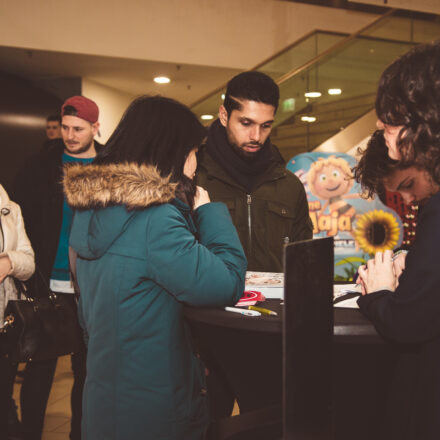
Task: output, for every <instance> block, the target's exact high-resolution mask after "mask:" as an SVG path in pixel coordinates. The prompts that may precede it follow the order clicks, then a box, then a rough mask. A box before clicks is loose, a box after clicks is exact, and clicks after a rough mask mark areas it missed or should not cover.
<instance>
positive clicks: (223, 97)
mask: <svg viewBox="0 0 440 440" xmlns="http://www.w3.org/2000/svg"><path fill="white" fill-rule="evenodd" d="M225 96H226V95H225V94H224V93H222V99H223V101H224V100H225Z"/></svg>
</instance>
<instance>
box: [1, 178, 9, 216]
mask: <svg viewBox="0 0 440 440" xmlns="http://www.w3.org/2000/svg"><path fill="white" fill-rule="evenodd" d="M10 210H11V200H10V199H9V196H8V194H7V192H6V191H5V189H4V188H3V186H1V185H0V214H1V215H8V214H9V212H10Z"/></svg>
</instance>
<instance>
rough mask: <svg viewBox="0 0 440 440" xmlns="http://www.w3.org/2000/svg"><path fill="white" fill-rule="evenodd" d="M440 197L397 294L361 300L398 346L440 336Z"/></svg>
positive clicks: (425, 216)
mask: <svg viewBox="0 0 440 440" xmlns="http://www.w3.org/2000/svg"><path fill="white" fill-rule="evenodd" d="M439 249H440V193H437V194H436V195H435V196H433V197H432V198H431V200H430V201H429V202H428V203H427V205H426V206H425V207H424V209H423V212H422V215H421V216H420V219H419V223H418V226H417V231H416V241H415V243H414V245H413V248H412V249H411V250H410V252H409V253H408V255H407V258H406V268H405V270H404V272H403V273H402V275H401V277H400V279H399V286H398V287H397V289H396V291H395V292H388V291H381V292H374V293H371V294H369V295H365V296H363V297H361V298H359V300H358V304H359V307H360V308H361V310H362V312H363V313H364V314H365V315H366V316H367V317H368V318H369V319H370V320H371V321H372V322H373V324H374V325H375V327H376V328H377V330H378V331H379V333H381V334H383V335H384V336H385V337H388V338H390V339H392V340H394V341H397V342H409V343H421V342H426V341H429V340H432V339H434V338H435V337H438V336H439V335H440V260H439V258H438V252H439Z"/></svg>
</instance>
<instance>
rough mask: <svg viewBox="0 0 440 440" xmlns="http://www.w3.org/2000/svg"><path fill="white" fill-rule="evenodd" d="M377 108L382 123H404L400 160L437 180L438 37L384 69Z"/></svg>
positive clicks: (439, 137) (439, 160) (439, 139)
mask: <svg viewBox="0 0 440 440" xmlns="http://www.w3.org/2000/svg"><path fill="white" fill-rule="evenodd" d="M376 112H377V116H378V117H379V119H380V120H381V121H382V122H384V123H385V124H389V125H394V126H399V125H402V126H403V128H402V130H401V132H400V134H399V138H398V139H397V147H398V149H399V152H400V154H401V156H402V159H401V160H402V162H404V163H406V164H407V165H408V166H410V165H415V166H419V167H421V168H423V169H426V170H427V171H428V173H429V174H430V175H431V176H432V178H433V180H434V181H435V182H436V183H437V184H440V41H437V42H435V43H431V44H425V45H421V46H417V47H415V48H413V49H412V50H411V51H409V52H408V53H406V54H405V55H403V56H401V57H400V58H398V59H397V60H395V61H394V62H393V63H392V64H390V65H389V66H388V67H387V68H386V69H385V71H384V72H383V73H382V76H381V78H380V81H379V87H378V91H377V98H376Z"/></svg>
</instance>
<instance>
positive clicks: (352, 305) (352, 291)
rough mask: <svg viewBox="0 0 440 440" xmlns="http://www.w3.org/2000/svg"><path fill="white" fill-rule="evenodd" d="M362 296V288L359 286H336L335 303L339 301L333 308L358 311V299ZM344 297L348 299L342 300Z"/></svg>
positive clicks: (334, 289) (334, 291) (334, 292)
mask: <svg viewBox="0 0 440 440" xmlns="http://www.w3.org/2000/svg"><path fill="white" fill-rule="evenodd" d="M360 294H361V286H359V285H358V284H335V285H334V286H333V301H335V300H338V299H339V301H338V302H337V303H333V307H341V308H346V309H358V308H359V306H358V305H357V299H358V297H359V295H360ZM343 296H347V299H342V297H343Z"/></svg>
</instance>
